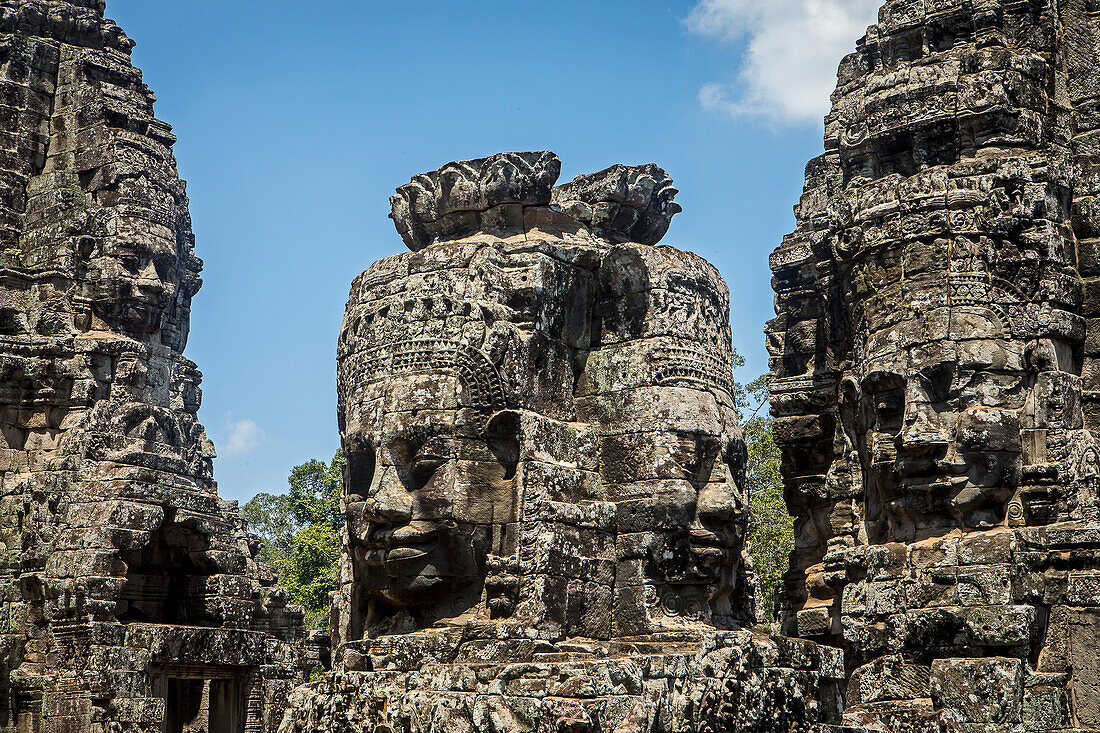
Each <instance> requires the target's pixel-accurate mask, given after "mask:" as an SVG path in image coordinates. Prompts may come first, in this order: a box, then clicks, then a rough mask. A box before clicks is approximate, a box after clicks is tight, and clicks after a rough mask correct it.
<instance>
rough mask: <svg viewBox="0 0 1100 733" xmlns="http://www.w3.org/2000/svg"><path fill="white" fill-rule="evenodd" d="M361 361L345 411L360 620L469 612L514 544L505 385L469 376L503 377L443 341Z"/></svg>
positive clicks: (380, 352)
mask: <svg viewBox="0 0 1100 733" xmlns="http://www.w3.org/2000/svg"><path fill="white" fill-rule="evenodd" d="M357 357H358V358H355V357H353V359H352V361H353V362H354V363H355V364H356V365H357V366H356V367H353V368H362V369H363V370H364V371H363V372H361V373H362V374H363V377H364V378H363V381H361V382H359V383H357V384H356V385H355V386H354V387H353V390H352V391H351V393H350V394H349V395H348V396H347V398H346V400H347V401H346V402H345V403H344V405H345V406H344V411H343V414H344V419H345V429H344V446H345V451H346V454H347V457H348V467H347V477H346V486H345V502H346V505H347V516H348V532H349V536H350V540H351V542H350V544H351V546H352V549H353V552H354V555H355V557H354V563H355V566H356V576H357V577H356V580H357V583H358V592H359V594H360V596H359V603H360V604H362V606H363V607H362V608H361V611H360V612H361V613H362V614H363V617H362V619H363V620H362V623H363V624H365V626H368V627H369V626H375V625H377V624H379V623H383V620H384V619H385V618H386V617H389V616H394V615H400V614H401V613H408V614H411V615H412V616H413V617H414V618H416V619H417V622H418V624H425V623H430V621H433V620H435V618H438V617H454V616H458V615H461V613H462V612H463V611H465V610H467V609H469V608H471V607H473V606H475V605H477V603H478V600H479V597H480V595H481V590H482V585H481V583H482V581H483V580H484V578H485V566H486V557H487V555H488V554H489V553H490V552H492V553H494V554H502V553H504V552H506V551H508V550H509V549H510V548H509V545H510V543H511V542H513V539H512V538H511V537H510V535H509V528H510V527H514V523H515V521H516V516H515V513H516V508H515V486H514V483H515V482H514V478H515V470H516V461H517V455H516V453H517V450H518V449H517V447H516V445H515V435H514V432H512V433H509V432H508V429H509V426H510V425H511V423H510V421H509V419H508V418H507V416H501V417H498V418H497V419H496V420H494V419H493V417H494V406H493V404H492V403H494V402H499V401H500V393H499V384H497V385H493V386H492V387H490V388H489V390H488V391H487V392H484V393H483V392H481V391H479V389H478V387H477V386H476V385H469V384H467V383H464V381H463V379H462V377H461V374H462V371H463V369H464V368H468V369H471V370H477V369H481V370H482V371H483V374H487V375H490V376H491V377H492V378H495V379H496V381H498V382H499V378H497V377H495V369H493V368H492V366H491V365H490V364H488V363H486V362H484V361H483V360H477V359H478V352H476V350H471V349H464V348H463V347H462V346H461V345H460V344H457V343H448V342H445V341H439V340H431V341H429V340H423V341H411V342H407V343H399V344H395V345H394V346H393V347H392V348H391V349H369V350H367V351H365V352H360V353H359V354H358V355H357ZM498 406H502V405H498ZM513 531H514V530H513Z"/></svg>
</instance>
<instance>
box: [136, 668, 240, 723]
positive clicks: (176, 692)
mask: <svg viewBox="0 0 1100 733" xmlns="http://www.w3.org/2000/svg"><path fill="white" fill-rule="evenodd" d="M250 688H251V675H250V670H248V669H246V668H242V667H214V666H197V665H196V666H191V665H188V666H169V667H162V668H161V669H159V670H158V671H157V672H156V673H155V677H154V695H155V696H156V697H159V698H161V699H163V700H164V721H163V723H162V725H161V733H245V731H246V730H247V729H248V726H247V723H248V713H249V709H248V699H249V695H250V692H251V689H250Z"/></svg>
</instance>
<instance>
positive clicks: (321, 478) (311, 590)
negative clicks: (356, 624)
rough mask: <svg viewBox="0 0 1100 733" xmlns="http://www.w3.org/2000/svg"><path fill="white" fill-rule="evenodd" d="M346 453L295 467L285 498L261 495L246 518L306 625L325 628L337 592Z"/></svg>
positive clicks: (247, 509)
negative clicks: (301, 609) (330, 599)
mask: <svg viewBox="0 0 1100 733" xmlns="http://www.w3.org/2000/svg"><path fill="white" fill-rule="evenodd" d="M343 470H344V454H343V452H341V451H337V452H336V455H335V456H333V458H332V460H331V461H330V462H329V463H327V464H326V463H325V462H324V461H318V460H316V459H315V460H311V461H307V462H306V463H303V464H302V465H300V466H295V467H294V468H293V469H292V470H291V472H290V476H289V478H288V480H287V481H288V483H289V485H290V488H289V490H288V491H287V492H286V493H285V494H258V495H256V497H255V498H253V499H252V501H250V502H248V503H247V504H245V506H244V509H243V515H244V519H245V521H246V522H247V523H248V528H249V530H250V531H251V532H253V533H255V534H256V535H258V536H259V537H260V539H261V540H262V542H263V544H262V547H261V549H260V554H259V559H260V560H261V561H263V562H265V563H267V564H268V565H271V566H272V567H273V568H274V569H275V571H276V572H277V573H278V574H279V582H280V584H281V585H282V586H283V587H284V588H286V589H287V591H288V592H289V593H290V597H291V599H292V601H293V602H294V603H297V604H299V605H301V606H303V607H304V608H305V609H306V624H307V625H308V626H310V627H311V628H323V627H324V626H325V624H326V619H327V617H328V594H329V593H330V592H331V591H334V590H336V585H337V577H336V568H337V558H338V554H339V549H340V524H341V523H342V521H343V516H342V515H341V513H340V483H341V479H340V477H341V475H342V473H343Z"/></svg>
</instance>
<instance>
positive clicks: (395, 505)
mask: <svg viewBox="0 0 1100 733" xmlns="http://www.w3.org/2000/svg"><path fill="white" fill-rule="evenodd" d="M370 494H371V495H370V496H369V497H368V498H367V501H366V504H367V513H368V514H369V515H370V516H371V517H372V518H374V519H375V520H376V521H380V522H386V523H389V524H401V523H404V522H408V521H409V520H410V519H411V518H412V497H411V496H410V495H409V492H408V491H406V490H405V486H404V484H403V483H402V482H401V480H400V479H399V478H398V477H397V473H396V471H394V469H393V468H392V467H387V468H385V469H384V470H381V471H378V472H376V474H375V480H374V483H373V484H372V485H371V489H370Z"/></svg>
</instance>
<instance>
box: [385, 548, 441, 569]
mask: <svg viewBox="0 0 1100 733" xmlns="http://www.w3.org/2000/svg"><path fill="white" fill-rule="evenodd" d="M429 554H431V553H430V551H429V550H422V549H420V548H417V547H393V548H390V549H389V550H388V551H387V552H386V556H385V560H383V564H385V565H390V564H394V563H406V562H412V561H413V560H419V559H420V558H422V557H427V556H428V555H429Z"/></svg>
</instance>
